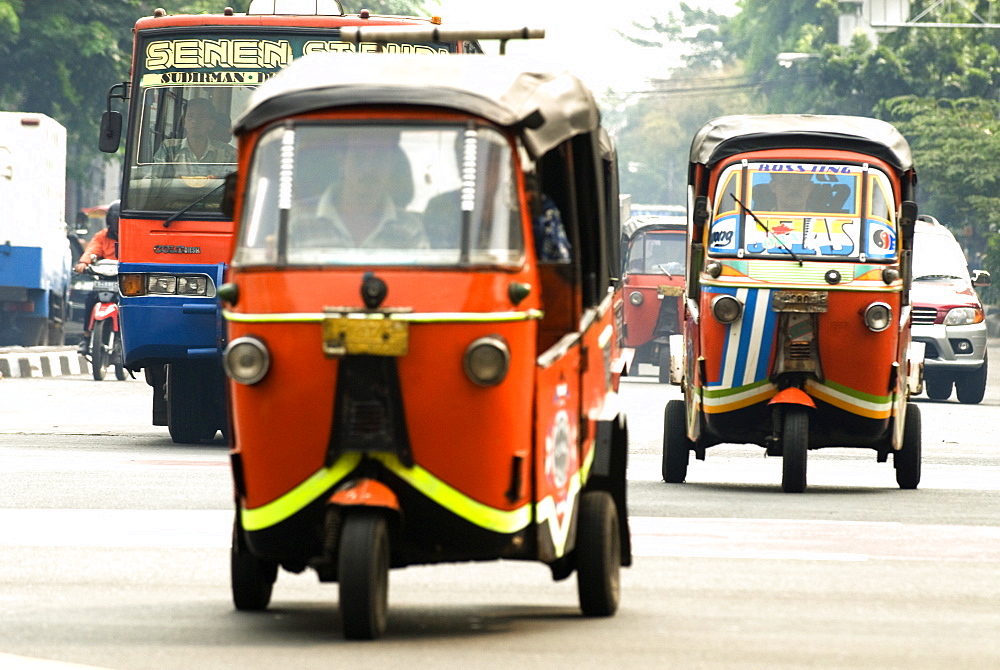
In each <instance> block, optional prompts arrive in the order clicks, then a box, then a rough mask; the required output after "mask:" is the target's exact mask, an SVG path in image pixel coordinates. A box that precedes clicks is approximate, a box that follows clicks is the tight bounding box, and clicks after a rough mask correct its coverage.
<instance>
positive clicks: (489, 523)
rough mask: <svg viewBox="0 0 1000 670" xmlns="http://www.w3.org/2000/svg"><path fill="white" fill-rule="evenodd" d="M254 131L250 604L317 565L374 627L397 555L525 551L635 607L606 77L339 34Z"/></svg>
mask: <svg viewBox="0 0 1000 670" xmlns="http://www.w3.org/2000/svg"><path fill="white" fill-rule="evenodd" d="M234 130H235V134H236V136H237V137H238V140H239V170H238V173H237V175H236V176H235V177H234V178H231V179H230V182H229V186H228V188H227V190H228V194H227V197H228V198H229V199H230V200H231V202H232V206H234V207H235V221H236V222H237V235H236V242H235V249H234V251H233V256H232V264H231V270H230V274H229V283H227V284H226V285H225V286H224V287H222V288H220V291H219V293H220V297H221V299H222V300H223V304H224V307H225V309H224V315H225V318H226V322H227V324H228V334H229V345H228V347H227V349H226V351H225V355H224V362H225V367H226V371H227V374H228V377H229V382H228V393H229V408H230V416H231V433H230V435H231V441H232V451H231V458H232V468H233V476H234V480H235V489H236V519H235V527H234V533H233V546H232V592H233V598H234V602H235V605H236V607H237V608H238V609H241V610H258V609H264V608H266V607H267V606H268V603H269V601H270V598H271V595H272V585H273V583H274V582H275V578H276V575H277V572H278V570H279V568H282V569H284V570H288V571H292V572H299V571H302V570H305V569H307V568H308V569H312V570H315V572H316V574H317V575H318V577H319V579H320V580H321V581H324V582H328V581H335V582H338V583H339V594H340V601H339V607H340V615H341V623H342V628H343V632H344V634H345V636H347V637H349V638H373V637H378V636H379V635H381V634H382V633H383V632H384V631H385V629H386V626H387V621H388V614H387V612H388V609H387V608H388V584H389V570H390V568H401V567H404V566H408V565H415V564H429V563H440V562H456V561H474V560H493V559H520V560H530V561H540V562H543V563H545V564H547V565H548V566H550V567H551V571H552V576H553V578H554V579H563V578H566V577H568V576H569V575H571V574H572V573H573V572H574V571H575V572H576V574H577V584H578V592H579V603H580V606H581V608H582V611H583V613H584V614H585V615H589V616H607V615H611V614H613V613H614V612H615V611H616V609H617V607H618V603H619V567H620V566H623V565H629V564H630V562H631V549H630V535H629V530H628V521H627V510H626V498H625V467H626V456H627V448H628V445H627V431H626V423H625V416H624V413H623V411H622V408H621V406H620V405H619V401H618V396H617V387H618V379H619V376H620V374H621V371H622V368H623V366H624V365H625V362H624V361H623V357H622V351H623V343H622V333H621V328H620V323H621V319H622V310H623V305H622V298H621V286H620V280H619V279H618V275H619V270H620V260H619V257H618V256H619V247H618V245H619V240H620V224H619V221H618V215H617V212H618V194H617V181H616V179H617V177H616V169H617V168H616V166H615V165H614V160H613V159H614V153H613V151H610V147H609V145H608V142H607V136H606V134H604V133H603V131H602V129H601V126H600V124H599V114H598V110H597V107H596V105H595V103H594V99H593V97H592V95H591V93H590V92H589V91H588V90H587V89H586V88H585V87H584V86H583V85H582V84H581V82H580V81H579V80H578V79H576V78H575V77H573V76H572V75H570V74H568V73H566V72H563V71H549V70H546V69H532V68H528V67H524V66H523V65H518V64H517V61H515V60H513V59H508V58H506V57H494V56H476V57H471V56H470V57H461V56H456V57H449V58H427V57H421V56H410V55H403V54H376V53H370V54H364V55H358V56H356V57H355V56H352V55H351V54H338V55H337V56H336V58H335V59H334V58H330V57H328V56H324V55H316V56H307V57H304V58H303V59H301V60H300V61H297V62H295V63H294V64H292V65H291V66H289V67H288V68H287V69H286V70H285V71H283V72H282V73H281V74H280V75H278V76H276V77H275V78H274V79H273V80H271V81H269V82H267V83H265V84H264V85H262V86H261V87H260V88H259V89H258V90H257V91H256V92H255V94H254V96H253V98H252V99H251V101H250V103H249V105H248V107H247V108H246V110H245V111H244V113H243V114H242V115H241V116H240V117H239V118H238V119H237V121H236V122H235V125H234ZM227 206H228V205H227ZM429 598H431V600H433V594H430V595H429Z"/></svg>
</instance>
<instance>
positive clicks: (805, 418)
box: [781, 406, 809, 493]
mask: <svg viewBox="0 0 1000 670" xmlns="http://www.w3.org/2000/svg"><path fill="white" fill-rule="evenodd" d="M783 411H784V417H783V420H782V431H781V441H782V457H781V489H782V490H783V491H784V492H785V493H802V492H803V491H805V490H806V453H807V452H808V451H809V415H808V414H807V413H806V410H805V408H804V407H796V406H786V407H785V408H784V409H783Z"/></svg>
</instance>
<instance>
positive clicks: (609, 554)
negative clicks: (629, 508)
mask: <svg viewBox="0 0 1000 670" xmlns="http://www.w3.org/2000/svg"><path fill="white" fill-rule="evenodd" d="M579 513H580V518H579V522H578V525H577V529H578V530H577V534H576V586H577V592H578V594H579V597H580V609H581V610H583V614H584V616H590V617H597V616H611V615H612V614H614V613H615V612H616V611H617V610H618V602H619V600H620V598H621V578H620V575H619V572H620V571H621V564H622V556H621V554H622V551H621V535H620V534H619V529H618V512H617V510H616V509H615V501H614V499H613V498H612V497H611V494H610V493H608V492H607V491H587V492H586V493H584V494H583V497H582V498H581V499H580V512H579Z"/></svg>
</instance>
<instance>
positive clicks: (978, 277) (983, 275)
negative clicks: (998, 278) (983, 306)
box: [972, 270, 993, 288]
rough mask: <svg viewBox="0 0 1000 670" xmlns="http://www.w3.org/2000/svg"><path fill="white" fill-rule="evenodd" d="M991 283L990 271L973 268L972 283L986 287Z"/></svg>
mask: <svg viewBox="0 0 1000 670" xmlns="http://www.w3.org/2000/svg"><path fill="white" fill-rule="evenodd" d="M992 283H993V280H992V279H990V273H989V272H987V271H986V270H973V271H972V285H973V286H977V287H979V288H986V287H987V286H989V285H990V284H992Z"/></svg>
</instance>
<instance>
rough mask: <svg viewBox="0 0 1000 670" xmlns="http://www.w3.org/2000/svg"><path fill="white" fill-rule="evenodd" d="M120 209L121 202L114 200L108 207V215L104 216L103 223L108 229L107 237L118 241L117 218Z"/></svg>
mask: <svg viewBox="0 0 1000 670" xmlns="http://www.w3.org/2000/svg"><path fill="white" fill-rule="evenodd" d="M121 209H122V201H121V200H115V201H114V202H113V203H111V204H110V205H108V213H107V214H105V215H104V223H105V225H106V226H107V227H108V237H110V238H111V239H113V240H117V239H118V218H119V214H120V213H121Z"/></svg>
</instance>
